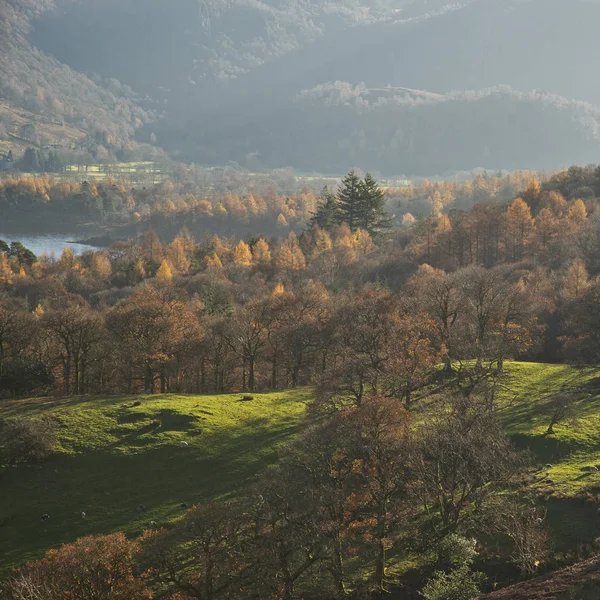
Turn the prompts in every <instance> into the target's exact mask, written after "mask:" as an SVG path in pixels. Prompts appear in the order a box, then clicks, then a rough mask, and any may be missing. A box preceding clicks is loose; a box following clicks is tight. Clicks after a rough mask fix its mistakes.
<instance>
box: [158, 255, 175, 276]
mask: <svg viewBox="0 0 600 600" xmlns="http://www.w3.org/2000/svg"><path fill="white" fill-rule="evenodd" d="M156 279H158V280H159V281H171V279H173V271H171V267H170V266H169V262H168V261H167V260H166V259H165V260H163V261H162V262H161V263H160V267H158V271H156Z"/></svg>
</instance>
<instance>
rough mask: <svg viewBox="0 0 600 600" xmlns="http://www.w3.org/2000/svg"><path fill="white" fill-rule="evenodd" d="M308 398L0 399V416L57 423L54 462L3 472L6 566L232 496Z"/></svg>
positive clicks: (1, 546)
mask: <svg viewBox="0 0 600 600" xmlns="http://www.w3.org/2000/svg"><path fill="white" fill-rule="evenodd" d="M308 397H309V392H308V391H307V390H296V391H291V392H282V393H273V394H264V395H261V394H258V395H255V396H254V400H252V401H250V402H243V401H242V400H241V396H239V395H224V396H176V395H163V396H147V397H141V398H140V397H136V398H126V397H118V398H114V397H113V398H76V399H68V400H54V399H44V400H26V401H22V400H21V401H9V402H7V401H4V402H2V401H0V418H6V417H11V416H15V415H26V416H32V417H35V416H41V415H48V416H52V417H55V418H57V419H58V421H59V423H60V429H59V431H60V434H59V435H60V449H59V451H58V453H57V454H56V455H54V456H53V457H52V458H50V459H49V460H48V461H46V462H44V463H43V464H42V465H41V466H39V467H19V468H5V469H2V470H0V569H1V570H4V569H6V568H7V567H9V566H13V565H18V564H21V563H23V562H24V561H26V560H27V559H29V558H34V557H38V556H39V555H40V553H42V552H43V551H45V550H47V549H48V548H51V547H54V546H57V545H60V544H61V543H64V542H69V541H73V540H75V539H76V538H78V537H81V536H84V535H89V534H92V533H109V532H113V531H125V532H126V533H128V534H130V535H136V534H139V533H140V532H141V531H142V530H143V529H144V528H145V527H147V526H148V523H149V521H151V520H153V521H156V522H157V523H158V524H159V525H160V524H164V523H167V522H169V521H171V520H173V519H176V518H177V517H178V516H181V515H182V514H183V512H184V509H182V507H181V505H182V504H193V503H197V502H201V501H206V500H210V499H213V498H223V497H227V496H233V495H235V494H236V493H237V492H238V491H239V490H240V489H241V488H243V486H244V485H246V484H247V483H248V482H249V481H250V480H252V478H253V477H254V476H255V475H256V474H257V473H258V472H259V471H261V470H262V469H263V468H264V467H266V466H267V465H268V464H270V463H272V462H273V461H274V460H276V457H277V448H278V446H279V445H280V444H282V443H285V442H286V441H288V440H289V439H290V437H291V436H292V435H293V434H294V433H295V432H296V431H297V430H298V427H299V425H300V422H301V420H302V417H303V415H304V408H305V403H306V400H307V399H308ZM137 401H139V402H141V404H140V405H139V406H135V405H134V403H135V402H137ZM181 442H186V443H187V444H188V446H187V447H185V446H183V447H182V445H181ZM138 505H144V506H145V507H146V510H144V511H142V512H138V510H137V507H138ZM82 512H85V513H86V518H85V519H83V518H82V517H81V513H82ZM43 514H48V515H50V519H49V520H47V521H42V520H41V515H43Z"/></svg>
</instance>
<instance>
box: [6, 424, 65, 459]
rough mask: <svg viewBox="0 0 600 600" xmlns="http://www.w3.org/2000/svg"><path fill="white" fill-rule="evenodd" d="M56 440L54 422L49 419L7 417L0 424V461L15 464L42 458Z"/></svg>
mask: <svg viewBox="0 0 600 600" xmlns="http://www.w3.org/2000/svg"><path fill="white" fill-rule="evenodd" d="M56 442H57V439H56V422H55V421H53V420H51V419H47V418H43V419H27V418H25V417H16V418H14V419H9V420H7V421H4V423H3V424H2V425H1V426H0V461H1V462H3V463H4V464H10V465H16V464H19V463H33V462H37V461H40V460H43V459H44V458H46V457H47V456H49V455H50V454H51V453H52V452H53V451H54V448H55V447H56Z"/></svg>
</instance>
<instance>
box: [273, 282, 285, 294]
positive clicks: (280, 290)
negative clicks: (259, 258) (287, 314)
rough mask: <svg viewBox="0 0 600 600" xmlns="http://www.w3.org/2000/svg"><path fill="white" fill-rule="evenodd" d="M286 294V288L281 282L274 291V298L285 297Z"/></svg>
mask: <svg viewBox="0 0 600 600" xmlns="http://www.w3.org/2000/svg"><path fill="white" fill-rule="evenodd" d="M284 294H285V286H284V285H283V283H282V282H281V281H279V282H278V283H277V285H276V286H275V289H274V290H273V296H276V297H277V296H283V295H284Z"/></svg>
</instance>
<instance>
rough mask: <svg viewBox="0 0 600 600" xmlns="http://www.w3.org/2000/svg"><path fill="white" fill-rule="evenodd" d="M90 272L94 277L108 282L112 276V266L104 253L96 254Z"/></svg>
mask: <svg viewBox="0 0 600 600" xmlns="http://www.w3.org/2000/svg"><path fill="white" fill-rule="evenodd" d="M90 270H91V272H92V275H93V276H94V277H97V278H98V279H102V280H107V279H108V278H109V277H110V276H111V275H112V266H111V264H110V260H109V259H108V256H106V254H104V252H96V253H95V254H94V256H93V257H92V261H91V265H90Z"/></svg>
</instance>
